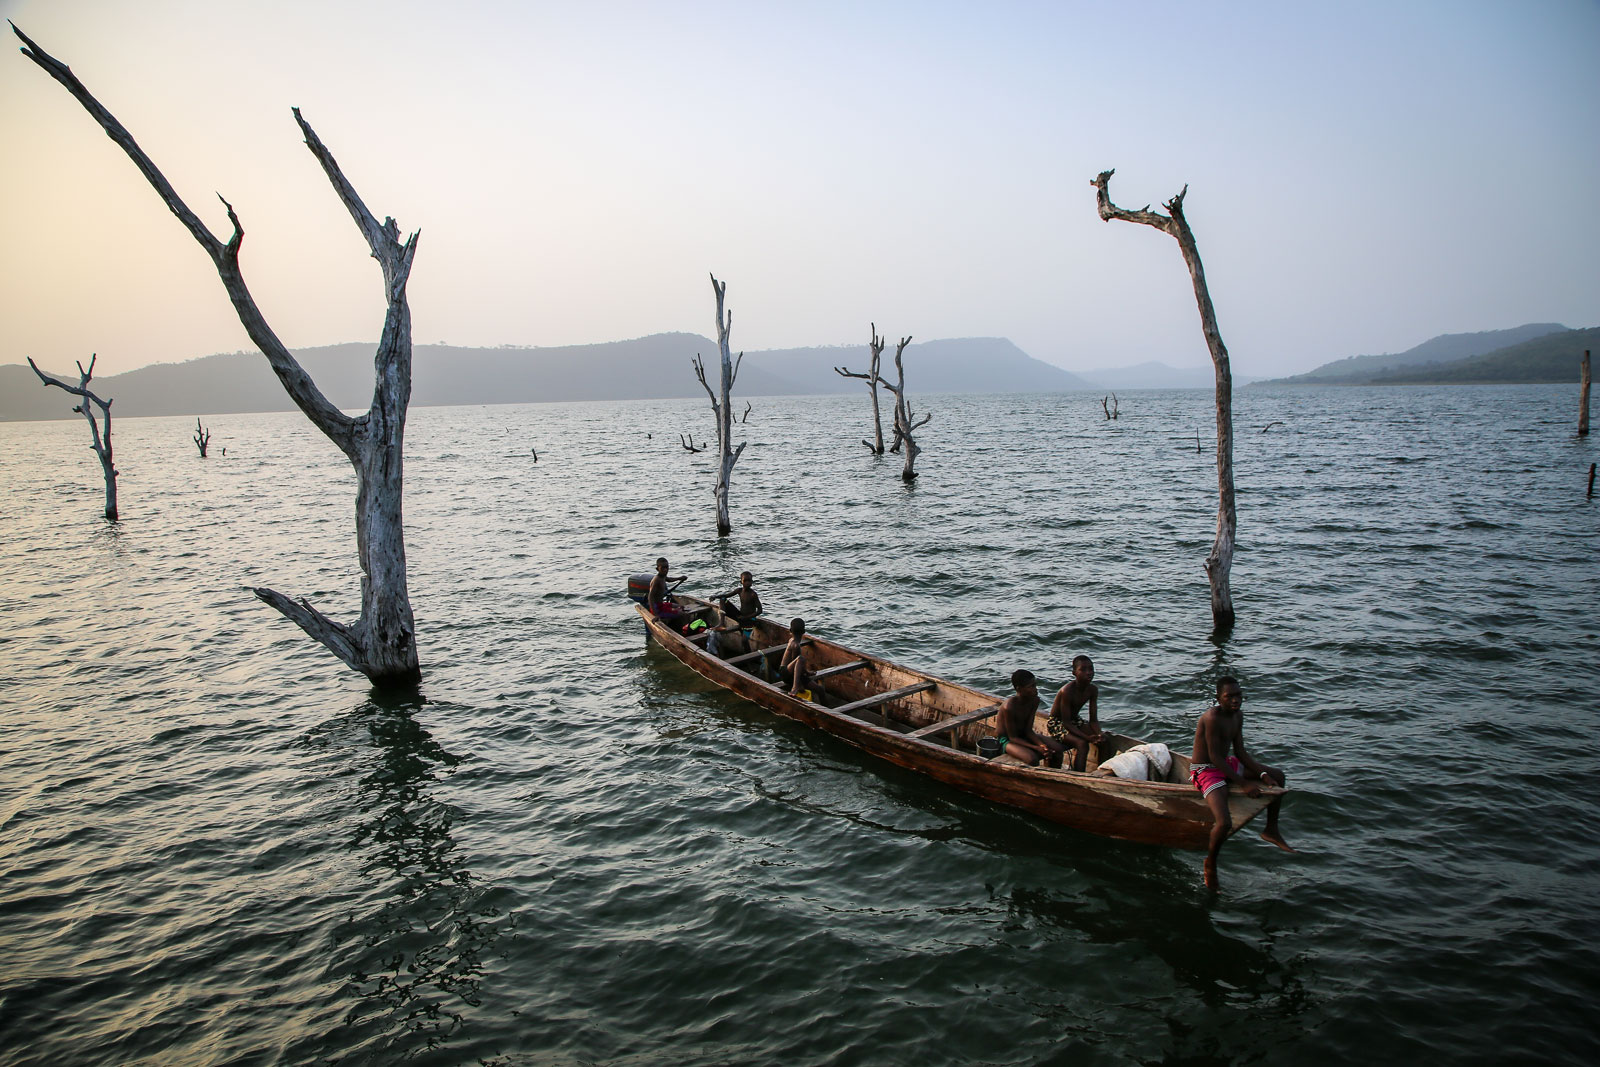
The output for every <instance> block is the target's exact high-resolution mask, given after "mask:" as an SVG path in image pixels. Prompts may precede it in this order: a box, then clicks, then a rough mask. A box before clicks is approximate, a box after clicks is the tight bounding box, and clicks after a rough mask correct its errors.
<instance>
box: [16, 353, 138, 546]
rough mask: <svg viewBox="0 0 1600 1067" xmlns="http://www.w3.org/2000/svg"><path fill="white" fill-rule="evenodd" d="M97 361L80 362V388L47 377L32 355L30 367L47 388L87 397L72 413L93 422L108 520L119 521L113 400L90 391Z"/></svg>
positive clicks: (93, 359)
mask: <svg viewBox="0 0 1600 1067" xmlns="http://www.w3.org/2000/svg"><path fill="white" fill-rule="evenodd" d="M97 358H99V355H98V353H96V354H94V355H91V356H90V357H89V365H88V366H87V367H85V366H84V365H83V362H82V361H81V360H80V361H79V362H78V384H77V385H73V384H72V383H71V382H68V381H66V380H64V379H62V378H57V377H56V376H55V375H54V374H46V373H45V372H44V371H42V370H40V369H39V365H38V364H37V363H35V362H34V361H33V357H32V356H29V357H28V366H30V367H32V368H33V373H35V374H37V375H38V376H39V380H40V381H41V382H43V383H44V384H45V385H46V386H51V385H53V386H55V387H56V388H58V389H65V390H66V391H67V392H69V393H71V394H72V395H73V396H81V397H83V403H81V404H79V405H78V406H77V407H75V408H73V409H72V410H73V411H75V412H77V413H78V414H80V415H82V416H83V417H84V418H86V419H88V420H89V433H90V434H91V435H93V443H92V444H90V445H89V447H90V448H91V449H93V450H94V454H95V455H96V456H98V457H99V458H100V473H101V474H103V475H105V479H106V519H107V520H108V521H110V522H116V521H117V467H116V464H115V463H113V462H112V456H111V400H101V399H100V398H99V397H98V396H96V395H95V394H94V393H92V392H90V391H89V379H91V378H93V377H94V361H95V360H96V359H97ZM114 399H116V398H115V397H113V398H112V400H114ZM90 404H93V405H94V406H95V407H97V408H99V409H100V419H101V422H103V423H104V427H102V426H101V422H96V421H95V417H94V412H92V411H90V410H89V405H90Z"/></svg>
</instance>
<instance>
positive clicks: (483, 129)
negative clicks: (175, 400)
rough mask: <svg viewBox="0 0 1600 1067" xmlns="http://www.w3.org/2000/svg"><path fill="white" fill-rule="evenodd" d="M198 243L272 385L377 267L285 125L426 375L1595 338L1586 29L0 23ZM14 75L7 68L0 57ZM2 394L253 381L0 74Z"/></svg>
mask: <svg viewBox="0 0 1600 1067" xmlns="http://www.w3.org/2000/svg"><path fill="white" fill-rule="evenodd" d="M0 15H4V16H5V17H7V18H10V19H12V20H13V21H15V22H16V23H17V24H18V25H19V26H20V27H21V28H22V29H23V30H24V31H25V32H26V33H28V34H29V35H30V36H31V37H33V38H34V39H35V40H36V41H38V42H39V44H40V45H41V46H42V47H43V48H44V49H46V50H47V51H49V52H50V53H52V54H53V55H55V56H56V58H58V59H60V60H61V61H63V62H65V63H67V64H68V65H70V66H71V67H72V68H73V70H74V72H75V73H76V74H77V75H78V76H79V77H80V78H81V79H82V80H83V81H84V82H85V84H86V85H88V87H89V89H90V91H92V92H94V93H95V94H96V95H97V96H98V97H99V99H100V101H101V102H102V103H103V104H105V105H106V106H107V107H108V108H110V109H111V111H112V112H113V113H115V114H116V115H117V116H118V117H119V118H120V119H121V120H122V121H123V123H124V124H125V125H126V126H127V127H128V128H129V129H130V131H132V133H133V135H134V137H135V138H136V139H137V140H138V141H139V142H140V144H141V145H143V146H144V148H145V150H146V151H147V152H148V153H149V154H150V155H151V157H152V158H153V159H154V160H155V162H156V164H157V165H158V166H159V167H161V168H162V170H163V171H164V172H165V173H166V175H167V177H168V178H169V179H170V180H171V181H172V182H173V184H174V185H175V186H176V187H177V189H178V191H179V192H180V193H181V194H182V195H183V196H184V197H185V198H186V199H187V200H188V202H189V204H190V206H191V207H193V208H195V209H196V210H197V211H199V212H200V213H201V215H202V217H204V218H205V219H206V220H207V221H208V222H209V223H210V224H211V225H212V227H213V229H214V230H215V231H216V232H217V233H218V234H219V235H221V236H224V237H225V236H226V234H227V222H226V218H225V217H224V215H223V212H222V209H221V206H220V205H219V204H218V202H217V199H216V195H215V194H216V193H221V194H222V195H224V196H226V197H227V198H228V199H229V200H230V201H231V202H232V203H233V205H234V207H235V208H236V210H237V211H238V212H239V214H240V216H241V218H242V220H243V222H244V226H245V234H246V236H245V243H244V253H243V262H244V269H245V273H246V277H247V279H248V280H249V281H250V283H251V286H252V289H253V290H254V292H255V294H256V298H257V300H258V302H259V303H260V304H261V305H262V307H263V309H264V310H265V312H266V314H267V317H268V319H269V321H270V322H271V323H272V324H273V326H274V327H275V329H276V330H277V332H278V335H279V336H280V337H281V338H282V339H283V340H284V342H285V343H287V344H288V345H290V346H291V348H293V347H299V346H313V345H323V344H333V343H337V342H343V341H355V340H375V339H376V336H377V333H378V330H379V326H380V323H381V321H382V315H383V307H384V305H383V299H382V294H381V284H380V277H379V272H378V267H377V264H376V263H375V262H374V261H372V260H371V259H370V258H369V257H368V255H367V251H366V247H365V245H364V243H363V242H362V240H361V237H360V235H359V233H358V232H357V231H356V228H355V226H354V225H353V224H352V223H351V221H350V219H349V216H348V215H347V214H346V213H345V211H344V209H343V207H342V206H341V205H340V204H339V202H338V200H337V198H336V197H335V195H334V193H333V191H332V190H331V188H330V187H329V186H328V183H327V181H326V179H325V178H324V177H323V175H322V172H321V170H320V168H319V167H318V166H317V163H316V161H315V159H314V158H313V157H312V155H311V153H310V152H309V151H307V149H306V148H305V146H304V144H303V143H302V141H301V138H300V136H299V131H298V130H297V129H296V127H295V124H294V120H293V117H292V116H291V114H290V110H289V109H290V108H291V106H299V107H300V108H302V109H303V111H304V114H305V116H306V118H307V120H308V121H309V122H310V123H311V124H312V126H313V127H314V128H315V129H316V130H317V132H318V134H319V135H320V136H321V137H322V139H323V141H324V142H326V143H327V144H328V146H329V147H330V148H331V149H332V151H333V152H334V154H335V155H336V156H337V158H338V160H339V162H340V164H341V166H342V167H343V169H344V171H345V173H346V175H347V176H348V177H349V178H350V179H351V181H352V182H353V183H354V184H355V186H356V188H357V190H358V191H359V192H360V193H361V195H362V197H363V198H364V199H365V200H366V203H367V205H368V206H369V207H370V208H371V209H372V211H373V213H374V214H376V215H377V216H378V217H379V218H380V219H381V218H382V217H383V216H385V215H393V216H394V217H395V218H396V220H397V221H398V222H399V224H400V226H401V228H402V230H404V231H408V232H409V231H410V230H414V229H420V230H421V231H422V237H421V240H420V243H419V248H418V254H417V259H416V267H415V270H414V271H413V273H412V278H411V285H410V290H409V291H410V297H411V307H412V314H413V320H414V324H415V330H414V339H415V340H416V341H417V342H418V343H425V342H438V341H443V342H448V343H450V344H456V345H473V346H479V345H481V346H491V345H499V344H516V345H535V346H544V345H563V344H580V343H587V342H599V341H610V340H618V339H622V338H629V337H638V336H641V335H644V334H650V333H657V332H663V331H670V330H685V331H693V332H696V333H701V334H707V335H712V334H713V331H714V326H713V308H714V305H713V302H712V295H711V286H710V282H709V281H708V279H707V274H708V272H714V273H715V274H716V275H717V277H718V278H721V279H723V280H725V281H727V282H728V302H729V306H730V307H731V308H732V309H733V312H734V329H733V344H734V347H735V348H736V349H751V350H755V349H765V348H780V347H794V346H806V345H822V344H846V343H849V344H864V343H865V341H866V339H867V333H868V329H869V326H868V324H869V323H870V322H874V321H875V322H876V323H877V324H878V327H879V329H880V330H881V331H882V332H883V333H885V334H888V335H891V336H895V337H897V336H901V335H904V334H912V335H914V336H916V337H919V338H927V339H932V338H940V337H973V336H1004V337H1009V338H1011V340H1013V341H1014V342H1016V343H1017V344H1018V345H1019V346H1021V347H1022V349H1023V350H1024V351H1026V352H1028V353H1029V354H1030V355H1033V356H1035V357H1037V358H1040V359H1043V360H1046V361H1048V362H1051V363H1055V364H1057V365H1059V366H1063V367H1066V368H1067V369H1069V370H1090V369H1095V368H1100V367H1108V366H1119V365H1126V364H1132V363H1138V362H1141V361H1144V360H1150V359H1156V360H1161V361H1163V362H1166V363H1169V364H1172V365H1174V366H1194V365H1203V364H1205V363H1206V362H1207V355H1206V349H1205V343H1204V340H1203V339H1202V337H1201V335H1200V329H1199V320H1198V315H1197V313H1196V311H1195V305H1194V298H1193V294H1192V292H1191V290H1190V287H1189V281H1188V277H1187V274H1186V272H1185V270H1184V267H1183V261H1182V258H1181V256H1180V254H1179V252H1178V247H1177V244H1176V242H1175V241H1173V240H1172V239H1171V238H1170V237H1168V236H1166V235H1165V234H1162V233H1159V232H1158V231H1156V230H1153V229H1150V228H1148V227H1142V226H1134V225H1129V224H1126V223H1102V222H1101V221H1100V220H1099V218H1098V217H1097V216H1096V214H1095V205H1094V190H1093V189H1092V188H1091V186H1090V184H1089V183H1090V180H1091V179H1092V178H1093V177H1094V175H1095V174H1096V173H1097V172H1098V171H1100V170H1102V169H1104V168H1108V167H1115V168H1116V170H1117V174H1116V177H1115V178H1114V179H1113V180H1112V186H1111V188H1112V195H1113V198H1114V199H1115V200H1116V202H1117V203H1119V204H1121V205H1122V206H1124V207H1142V206H1144V205H1145V204H1147V203H1150V204H1153V205H1154V206H1157V207H1159V205H1160V202H1161V201H1163V200H1165V199H1167V198H1168V197H1170V196H1171V195H1172V194H1173V193H1175V192H1177V191H1178V190H1179V189H1180V188H1181V187H1182V186H1184V185H1185V184H1187V185H1188V186H1189V196H1188V199H1187V200H1186V201H1185V207H1186V209H1187V214H1188V217H1189V221H1190V223H1191V224H1192V226H1193V227H1194V230H1195V234H1196V237H1197V239H1198V242H1199V247H1200V252H1201V255H1202V256H1203V258H1204V260H1205V265H1206V272H1207V275H1208V280H1209V282H1210V285H1211V293H1212V297H1213V299H1214V300H1215V302H1216V306H1217V314H1218V320H1219V323H1220V325H1221V329H1222V334H1223V337H1224V339H1225V340H1226V341H1227V343H1228V346H1229V349H1230V351H1231V353H1232V357H1233V365H1234V369H1235V371H1236V372H1237V373H1240V374H1247V375H1275V374H1285V373H1292V372H1295V371H1299V370H1305V369H1309V368H1310V367H1312V366H1315V365H1317V364H1320V363H1323V362H1326V361H1328V360H1331V359H1337V358H1341V357H1344V356H1349V355H1356V354H1361V353H1375V352H1389V351H1400V350H1403V349H1405V348H1409V347H1411V346H1412V345H1415V344H1417V343H1419V342H1421V341H1424V340H1426V339H1428V338H1429V337H1432V336H1434V335H1436V334H1439V333H1456V332H1463V331H1476V330H1488V329H1499V328H1505V327H1510V326H1516V325H1520V324H1522V323H1525V322H1538V321H1554V322H1562V323H1565V324H1566V325H1568V326H1573V327H1581V326H1593V325H1597V324H1600V211H1597V210H1596V209H1595V207H1594V200H1595V198H1596V196H1597V193H1600V121H1597V119H1600V4H1596V3H1595V2H1593V0H1528V2H1521V3H1509V2H1508V3H1474V2H1470V0H1452V2H1440V3H1424V2H1416V3H1407V2H1403V0H1402V2H1383V3H1364V2H1352V3H1338V4H1326V3H1319V4H1310V3H1284V2H1281V0H1279V2H1266V3H1256V2H1240V3H1226V4H1196V3H1127V4H1108V3H1094V4H1089V3H1072V2H1060V3H1003V2H1001V3H994V2H990V3H984V4H977V3H970V4H956V3H937V2H924V3H872V2H869V0H863V2H857V3H840V4H831V3H791V4H767V3H759V2H751V0H745V2H738V3H726V4H725V3H720V2H715V0H708V2H697V3H681V4H677V3H605V2H592V3H572V2H570V0H569V2H560V3H544V2H538V0H529V2H521V3H514V2H477V3H474V2H471V0H458V2H457V3H454V4H450V5H444V4H434V3H428V4H424V3H415V2H411V0H384V2H353V0H320V2H304V0H274V2H272V3H261V2H252V3H244V2H233V0H137V2H121V0H118V2H113V0H98V2H97V0H0ZM7 40H9V41H11V42H12V44H14V45H17V44H20V42H18V41H16V40H15V38H12V37H10V36H8V37H7ZM0 145H3V146H4V148H3V149H0V234H3V237H0V363H22V362H24V360H25V357H27V356H33V357H34V358H35V359H36V360H38V361H39V362H40V364H41V365H43V366H46V367H54V368H60V369H66V368H71V366H72V364H73V361H74V360H77V359H85V360H86V359H87V357H88V355H89V353H91V352H98V353H99V357H100V360H99V365H98V368H97V369H98V371H99V373H101V374H113V373H118V372H121V371H125V370H130V369H133V368H135V367H138V366H142V365H144V364H147V363H152V362H161V361H174V360H183V359H190V358H194V357H196V356H202V355H207V354H210V353H213V352H222V351H233V350H235V349H249V348H253V347H254V346H253V345H251V344H250V342H249V340H248V339H247V338H246V336H245V334H244V331H243V329H242V328H241V327H240V326H239V325H238V322H237V320H236V319H235V317H234V314H233V311H232V309H231V307H230V306H229V304H228V302H227V299H226V297H225V295H224V293H223V291H222V287H221V283H220V282H218V280H217V278H216V276H215V273H214V271H213V270H212V267H211V265H210V261H209V260H208V259H207V258H206V256H205V254H204V253H203V252H202V251H201V250H200V248H199V247H198V246H197V245H196V244H195V243H194V241H193V239H192V238H190V236H189V235H188V233H187V232H186V231H185V230H184V229H183V228H182V227H181V225H180V224H179V223H178V222H177V220H176V219H174V218H172V217H171V215H170V214H168V212H167V211H166V209H165V207H164V206H163V205H162V204H161V202H160V200H159V199H158V198H157V196H156V194H155V193H154V192H153V191H152V190H151V189H150V188H149V187H148V186H147V185H146V184H145V182H144V180H143V178H141V177H140V176H139V174H138V172H137V171H135V170H134V168H133V166H132V164H131V163H130V162H129V161H128V160H127V158H126V157H125V156H124V155H123V154H122V152H121V151H120V149H118V148H116V146H115V145H113V144H112V143H111V141H109V140H108V139H107V138H106V137H105V135H104V134H103V133H101V132H100V130H99V128H98V127H97V126H96V125H95V123H94V121H93V120H92V119H90V118H89V116H88V115H87V114H86V113H85V112H84V111H83V110H82V109H81V108H80V107H79V105H78V104H77V103H76V102H75V101H74V100H73V99H72V98H71V97H70V96H69V95H68V94H67V93H66V91H65V90H64V89H62V88H61V87H60V86H58V85H57V84H56V83H55V82H54V81H52V80H51V79H50V78H49V77H48V76H47V75H46V74H45V73H44V72H43V71H42V70H40V69H38V68H37V67H35V66H34V65H33V64H32V63H31V62H29V61H28V60H27V59H25V58H24V57H23V56H22V55H20V54H19V53H18V52H17V51H16V50H15V49H14V48H13V49H11V50H9V51H8V52H7V53H6V54H5V56H4V57H3V58H0Z"/></svg>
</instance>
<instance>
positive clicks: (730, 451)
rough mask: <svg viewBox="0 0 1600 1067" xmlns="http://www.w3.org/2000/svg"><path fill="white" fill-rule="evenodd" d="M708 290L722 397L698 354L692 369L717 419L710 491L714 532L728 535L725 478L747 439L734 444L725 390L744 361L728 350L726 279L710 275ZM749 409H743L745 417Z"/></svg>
mask: <svg viewBox="0 0 1600 1067" xmlns="http://www.w3.org/2000/svg"><path fill="white" fill-rule="evenodd" d="M711 290H712V292H714V293H716V294H717V352H718V354H719V355H720V356H721V358H722V380H721V386H722V388H721V394H722V399H721V400H718V399H717V394H716V393H713V392H712V391H711V383H710V382H708V381H706V368H705V364H704V363H702V362H701V361H700V356H699V355H698V354H696V355H695V357H694V373H695V376H696V377H697V378H699V379H700V384H701V385H703V386H705V390H706V395H707V396H709V397H710V398H711V414H712V415H713V416H715V417H716V420H717V450H718V452H719V454H720V457H721V458H720V460H719V462H718V463H717V484H716V486H715V488H713V489H712V493H713V494H714V495H715V496H716V498H717V536H718V537H727V536H728V535H729V534H730V533H732V532H733V522H732V521H731V520H730V519H729V518H728V482H729V480H730V479H731V478H732V477H733V465H734V464H735V463H737V462H739V457H740V456H741V455H743V454H744V446H745V445H746V444H747V443H748V442H745V441H740V442H739V447H738V448H734V447H733V409H732V408H731V407H730V406H729V403H730V402H729V400H728V394H729V393H731V392H732V391H733V380H734V378H736V377H737V376H738V374H739V364H740V363H743V362H744V353H743V352H740V353H739V359H738V361H737V362H735V361H734V359H733V356H732V354H731V353H730V352H729V351H728V332H729V331H730V330H732V329H733V312H731V311H729V312H727V313H726V314H724V312H723V297H724V296H725V295H726V294H727V292H728V283H727V282H719V281H717V276H716V275H715V274H713V275H712V276H711ZM749 414H750V411H749V409H748V408H746V409H745V415H746V416H747V417H748V416H749Z"/></svg>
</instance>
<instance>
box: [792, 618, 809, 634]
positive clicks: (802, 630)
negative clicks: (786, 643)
mask: <svg viewBox="0 0 1600 1067" xmlns="http://www.w3.org/2000/svg"><path fill="white" fill-rule="evenodd" d="M789 632H790V633H792V634H794V635H795V636H796V637H804V636H805V635H806V620H804V619H790V620H789Z"/></svg>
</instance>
